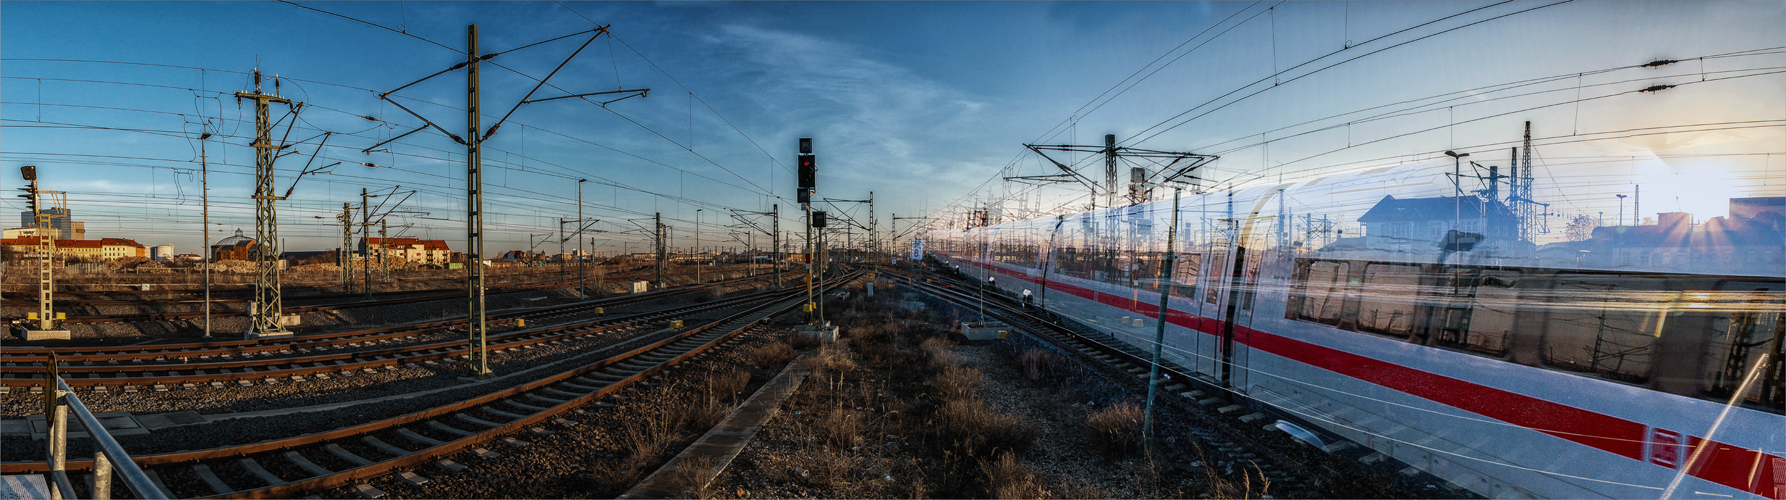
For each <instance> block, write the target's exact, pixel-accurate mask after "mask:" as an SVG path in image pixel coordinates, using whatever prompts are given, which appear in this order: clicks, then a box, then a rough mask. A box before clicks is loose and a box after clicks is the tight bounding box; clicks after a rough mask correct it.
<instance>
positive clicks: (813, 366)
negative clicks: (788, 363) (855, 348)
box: [804, 340, 856, 377]
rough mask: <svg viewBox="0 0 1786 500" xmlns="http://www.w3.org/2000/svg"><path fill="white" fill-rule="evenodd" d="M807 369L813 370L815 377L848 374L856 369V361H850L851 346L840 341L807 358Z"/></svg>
mask: <svg viewBox="0 0 1786 500" xmlns="http://www.w3.org/2000/svg"><path fill="white" fill-rule="evenodd" d="M804 363H805V364H806V368H807V369H808V370H812V374H813V376H815V377H823V376H825V375H830V374H836V373H847V372H849V371H850V370H854V369H856V361H855V360H853V359H850V350H849V345H848V343H846V342H843V341H841V340H839V341H838V342H835V343H832V344H831V345H827V346H824V347H821V348H819V350H818V352H815V353H813V355H811V356H807V357H806V361H804Z"/></svg>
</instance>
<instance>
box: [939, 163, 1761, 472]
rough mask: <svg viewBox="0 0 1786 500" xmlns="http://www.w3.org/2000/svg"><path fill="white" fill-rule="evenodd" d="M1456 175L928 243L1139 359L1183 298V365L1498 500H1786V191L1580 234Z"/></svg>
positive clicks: (1029, 224)
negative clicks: (1132, 350) (1167, 264)
mask: <svg viewBox="0 0 1786 500" xmlns="http://www.w3.org/2000/svg"><path fill="white" fill-rule="evenodd" d="M1453 168H1454V166H1453V165H1452V163H1451V162H1450V161H1446V162H1444V163H1443V165H1439V164H1437V163H1426V164H1407V165H1398V166H1390V167H1382V168H1376V169H1373V170H1366V171H1361V172H1351V173H1346V174H1343V175H1332V176H1328V177H1323V178H1319V179H1313V180H1304V181H1300V182H1290V183H1284V184H1279V185H1260V186H1254V187H1243V188H1240V189H1233V190H1217V191H1209V192H1203V193H1196V194H1193V193H1190V192H1187V193H1185V195H1184V196H1183V198H1182V200H1181V201H1180V202H1179V210H1178V212H1179V213H1178V221H1179V224H1178V227H1177V231H1176V234H1170V235H1169V234H1168V233H1169V231H1168V229H1169V226H1170V225H1171V220H1172V206H1173V200H1171V199H1170V196H1164V197H1163V198H1167V199H1163V200H1155V201H1149V202H1145V203H1138V204H1133V205H1130V206H1123V207H1115V208H1107V209H1098V210H1093V211H1089V212H1080V213H1072V214H1066V215H1056V216H1047V217H1041V218H1034V219H1028V220H1017V221H1010V222H1003V223H994V224H991V225H979V224H972V223H962V222H956V223H955V225H954V227H948V226H941V227H934V228H932V229H930V230H928V231H927V232H926V234H925V237H926V241H925V242H924V246H925V247H926V251H928V252H929V255H930V256H932V257H935V258H937V259H940V260H942V261H943V262H945V263H946V264H949V265H953V266H957V267H959V269H960V270H961V271H963V272H965V273H968V274H970V275H973V276H977V277H979V278H980V279H982V280H984V279H986V278H988V277H991V278H994V283H995V286H997V287H998V288H1000V289H1003V290H1005V291H1006V292H1008V293H1012V294H1020V293H1022V291H1024V290H1028V291H1030V292H1031V293H1032V295H1033V296H1034V297H1035V298H1036V300H1037V301H1038V302H1039V303H1040V304H1041V305H1042V306H1043V307H1046V308H1047V309H1048V310H1050V311H1052V312H1054V313H1057V314H1059V315H1061V316H1063V317H1067V318H1070V319H1072V320H1075V321H1077V322H1079V323H1082V324H1084V325H1085V326H1088V327H1091V328H1095V329H1098V330H1102V331H1104V332H1108V333H1109V334H1111V335H1112V336H1114V337H1115V338H1117V339H1121V340H1123V341H1126V342H1129V343H1131V344H1134V345H1135V346H1137V347H1140V348H1143V349H1149V348H1151V347H1152V344H1153V338H1154V335H1155V327H1156V326H1157V323H1156V318H1158V317H1159V316H1160V314H1159V308H1158V304H1159V300H1160V295H1159V294H1161V293H1165V294H1168V295H1169V297H1168V304H1169V305H1168V308H1167V309H1168V310H1167V313H1166V315H1165V318H1166V322H1167V329H1166V333H1165V337H1164V338H1165V341H1164V343H1163V345H1162V346H1161V348H1162V350H1163V354H1164V358H1165V360H1166V361H1167V362H1170V363H1172V364H1174V365H1177V367H1179V368H1180V369H1182V370H1185V371H1186V372H1187V373H1195V374H1196V376H1197V377H1198V378H1200V379H1203V380H1205V381H1206V382H1208V383H1210V384H1214V385H1216V386H1218V387H1221V388H1224V389H1226V390H1228V391H1231V393H1232V394H1235V395H1237V396H1240V397H1243V398H1246V399H1248V400H1250V401H1252V402H1254V403H1256V404H1260V405H1264V406H1268V407H1269V408H1272V409H1274V410H1275V411H1276V412H1277V413H1279V414H1282V415H1287V416H1290V417H1292V418H1294V419H1297V420H1300V421H1301V422H1302V423H1304V424H1306V425H1314V426H1319V427H1321V428H1324V429H1325V430H1327V431H1329V432H1331V433H1332V434H1337V435H1339V436H1342V437H1344V438H1346V439H1350V440H1351V441H1353V442H1355V443H1357V444H1359V445H1362V446H1366V447H1369V448H1372V449H1375V450H1377V451H1379V452H1381V453H1383V454H1385V455H1389V456H1392V457H1394V458H1396V459H1398V460H1401V461H1403V462H1406V463H1408V464H1410V465H1412V466H1414V467H1418V468H1420V469H1422V470H1425V471H1427V472H1430V473H1432V474H1434V475H1436V476H1438V477H1441V478H1444V479H1446V480H1447V481H1450V482H1452V483H1454V484H1456V485H1459V486H1461V487H1464V488H1467V489H1470V490H1472V491H1474V492H1476V493H1478V494H1481V495H1484V496H1487V497H1491V498H1519V497H1531V498H1600V497H1605V498H1658V497H1662V496H1663V495H1664V493H1665V491H1666V493H1667V494H1668V495H1669V497H1670V498H1775V499H1780V498H1786V458H1782V457H1786V416H1783V415H1782V408H1783V407H1786V387H1782V386H1783V385H1786V384H1783V379H1786V376H1783V370H1782V366H1786V363H1782V362H1781V361H1780V360H1779V358H1780V354H1781V352H1782V343H1783V342H1786V338H1783V336H1786V291H1783V290H1786V279H1783V278H1786V236H1783V234H1786V232H1783V231H1782V230H1783V229H1786V227H1783V224H1782V221H1786V216H1783V215H1786V203H1783V202H1786V197H1749V198H1732V199H1731V200H1730V210H1731V211H1730V213H1729V214H1716V215H1717V216H1716V217H1710V216H1709V215H1713V214H1679V213H1674V214H1668V213H1664V214H1658V217H1657V218H1656V219H1657V220H1656V221H1655V222H1646V223H1645V224H1641V225H1605V226H1602V227H1577V228H1575V231H1577V234H1575V235H1574V238H1561V237H1559V236H1560V235H1557V234H1554V233H1560V232H1562V231H1561V230H1562V229H1563V228H1562V224H1560V223H1557V224H1551V225H1553V226H1556V227H1553V228H1550V229H1551V230H1552V234H1545V233H1544V232H1543V231H1544V230H1543V225H1544V223H1543V221H1542V220H1541V219H1537V218H1535V217H1533V216H1531V215H1529V214H1530V213H1532V212H1534V210H1522V208H1531V204H1530V203H1526V202H1523V201H1520V200H1521V199H1517V198H1516V199H1513V200H1511V201H1510V200H1509V196H1508V195H1507V194H1503V193H1502V192H1501V190H1500V189H1499V188H1501V187H1502V186H1503V185H1505V181H1502V182H1501V184H1499V185H1493V186H1492V187H1489V188H1485V189H1481V190H1473V191H1463V192H1462V193H1461V195H1459V193H1458V191H1456V190H1458V189H1461V188H1460V187H1457V186H1456V185H1454V184H1453V183H1451V182H1450V180H1449V177H1447V174H1450V173H1452V170H1453ZM1489 178H1490V179H1496V177H1494V176H1490V177H1489ZM1528 192H1529V190H1528ZM1521 205H1526V206H1523V207H1522V206H1521ZM1536 211H1538V212H1542V210H1541V209H1539V210H1536ZM1522 212H1523V214H1522ZM1522 215H1523V216H1522ZM1696 217H1697V218H1699V219H1700V220H1697V221H1696V220H1695V218H1696ZM964 226H977V227H965V228H964ZM1169 236H1170V237H1172V239H1174V240H1175V241H1174V242H1173V245H1172V247H1173V254H1174V256H1175V257H1176V258H1175V259H1174V263H1175V264H1174V265H1173V269H1172V271H1171V273H1170V275H1169V276H1168V275H1164V274H1165V273H1163V272H1162V268H1163V267H1164V266H1163V263H1164V262H1163V261H1164V260H1165V259H1164V255H1165V253H1166V249H1167V248H1166V247H1167V239H1168V238H1169ZM1568 239H1573V240H1575V241H1552V240H1568ZM1532 240H1540V242H1533V241H1532ZM1677 476H1678V477H1677Z"/></svg>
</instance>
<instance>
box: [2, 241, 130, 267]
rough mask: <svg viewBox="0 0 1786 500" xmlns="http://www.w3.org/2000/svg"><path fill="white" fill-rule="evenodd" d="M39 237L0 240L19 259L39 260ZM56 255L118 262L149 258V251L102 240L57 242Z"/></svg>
mask: <svg viewBox="0 0 1786 500" xmlns="http://www.w3.org/2000/svg"><path fill="white" fill-rule="evenodd" d="M38 238H39V237H37V236H26V237H22V238H12V239H0V247H5V248H6V251H7V253H9V254H12V255H14V256H16V257H17V258H32V259H34V258H37V249H38V245H39V244H40V243H41V240H39V239H38ZM55 246H56V248H55V251H56V255H57V256H59V257H62V258H65V259H66V258H79V259H82V260H90V261H99V260H117V259H123V258H129V257H147V256H148V249H147V247H144V246H143V244H141V243H137V242H136V241H135V240H130V239H125V238H101V239H97V240H56V241H55Z"/></svg>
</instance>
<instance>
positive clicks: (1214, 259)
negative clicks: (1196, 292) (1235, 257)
mask: <svg viewBox="0 0 1786 500" xmlns="http://www.w3.org/2000/svg"><path fill="white" fill-rule="evenodd" d="M1227 264H1228V252H1216V253H1214V254H1210V256H1209V275H1208V276H1205V277H1204V283H1203V290H1204V292H1203V301H1204V302H1208V303H1211V304H1215V303H1218V302H1220V301H1221V299H1222V295H1221V294H1220V293H1217V291H1218V290H1220V289H1221V288H1222V287H1221V286H1220V285H1221V279H1222V277H1223V276H1227V275H1228V270H1227V269H1224V268H1225V267H1226V266H1227Z"/></svg>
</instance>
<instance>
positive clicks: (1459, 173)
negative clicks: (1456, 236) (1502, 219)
mask: <svg viewBox="0 0 1786 500" xmlns="http://www.w3.org/2000/svg"><path fill="white" fill-rule="evenodd" d="M1445 156H1449V157H1451V185H1452V186H1454V187H1455V188H1456V190H1455V191H1454V192H1453V194H1452V196H1451V201H1452V208H1451V230H1452V231H1453V232H1456V231H1457V227H1458V226H1459V225H1460V223H1461V221H1462V220H1463V218H1464V209H1463V203H1464V177H1463V176H1464V166H1463V159H1464V157H1465V156H1470V154H1469V153H1458V152H1455V151H1446V152H1445Z"/></svg>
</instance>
